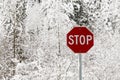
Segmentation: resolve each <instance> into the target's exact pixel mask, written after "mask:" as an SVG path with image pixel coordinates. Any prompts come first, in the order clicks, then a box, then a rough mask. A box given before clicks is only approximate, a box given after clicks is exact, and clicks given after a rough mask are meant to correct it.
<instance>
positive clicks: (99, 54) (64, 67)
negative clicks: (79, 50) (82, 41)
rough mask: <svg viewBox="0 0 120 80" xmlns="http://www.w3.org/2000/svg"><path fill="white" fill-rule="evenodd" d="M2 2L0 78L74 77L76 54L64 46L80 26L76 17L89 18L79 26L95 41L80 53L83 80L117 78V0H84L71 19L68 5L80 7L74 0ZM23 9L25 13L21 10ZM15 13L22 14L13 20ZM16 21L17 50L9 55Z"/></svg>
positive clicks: (119, 26) (119, 46) (53, 79)
mask: <svg viewBox="0 0 120 80" xmlns="http://www.w3.org/2000/svg"><path fill="white" fill-rule="evenodd" d="M4 1H5V2H4V7H1V8H0V80H78V79H79V70H78V69H79V68H78V66H79V62H78V61H79V60H78V54H74V53H73V52H72V50H70V49H69V48H68V47H67V45H66V34H67V33H68V32H69V31H70V30H71V29H72V28H73V26H76V25H80V24H77V20H80V21H81V22H82V21H84V20H88V24H87V23H84V22H83V26H87V27H88V28H89V29H91V31H92V32H93V33H94V37H95V41H94V46H93V47H92V48H91V49H90V51H88V52H87V54H83V55H82V62H83V63H82V67H83V68H82V70H83V71H82V72H83V75H82V76H83V77H82V78H83V80H119V79H120V76H119V74H120V63H119V61H120V54H119V53H120V23H119V21H120V14H119V13H120V10H119V9H120V8H119V7H120V2H119V0H115V1H112V0H83V1H82V3H83V4H82V5H84V7H83V13H82V14H81V15H80V17H77V20H76V21H75V19H73V18H74V16H75V14H76V12H75V10H74V6H73V5H76V7H77V8H78V11H79V10H82V9H80V7H81V5H79V3H77V2H74V1H78V0H70V1H68V0H41V3H38V1H37V0H14V1H13V0H12V1H11V0H4ZM24 1H26V4H25V3H24ZM17 4H20V5H19V7H17V8H16V5H17ZM24 5H25V7H24ZM23 9H25V13H23V15H26V16H22V15H21V13H22V10H23ZM16 10H18V13H16ZM15 15H19V16H21V17H18V18H19V21H18V22H17V21H16V20H17V19H16V18H15ZM85 15H87V17H86V16H85ZM81 16H82V18H83V19H81ZM23 18H24V19H23ZM10 21H11V23H10ZM15 21H16V22H15ZM16 24H17V25H18V27H17V28H16V29H17V30H18V31H20V34H19V35H17V36H18V38H16V45H18V46H17V48H16V49H17V50H18V52H19V54H18V53H17V52H16V57H15V58H14V57H13V36H14V35H13V33H12V31H14V30H13V29H14V25H16ZM8 28H9V29H8ZM23 28H24V29H23ZM7 29H8V30H7ZM22 30H23V31H22ZM24 31H25V32H24ZM22 32H23V33H22ZM18 33H19V32H18ZM21 48H22V50H23V52H20V51H19V50H20V49H21ZM17 50H16V51H17ZM14 71H15V72H14Z"/></svg>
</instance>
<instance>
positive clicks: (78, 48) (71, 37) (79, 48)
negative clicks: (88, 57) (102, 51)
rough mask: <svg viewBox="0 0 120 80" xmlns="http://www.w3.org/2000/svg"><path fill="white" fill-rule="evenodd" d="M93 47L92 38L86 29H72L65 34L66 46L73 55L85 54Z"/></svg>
mask: <svg viewBox="0 0 120 80" xmlns="http://www.w3.org/2000/svg"><path fill="white" fill-rule="evenodd" d="M93 45H94V36H93V34H92V32H91V31H90V30H88V29H87V28H86V27H83V26H82V27H74V28H73V29H72V30H71V31H70V32H68V34H67V46H68V47H69V48H70V49H71V50H72V51H73V52H75V53H86V52H87V51H88V50H89V49H90V48H91V47H92V46H93Z"/></svg>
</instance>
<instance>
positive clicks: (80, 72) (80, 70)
mask: <svg viewBox="0 0 120 80" xmlns="http://www.w3.org/2000/svg"><path fill="white" fill-rule="evenodd" d="M79 80H82V54H79Z"/></svg>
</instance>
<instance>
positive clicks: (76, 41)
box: [67, 26, 94, 80]
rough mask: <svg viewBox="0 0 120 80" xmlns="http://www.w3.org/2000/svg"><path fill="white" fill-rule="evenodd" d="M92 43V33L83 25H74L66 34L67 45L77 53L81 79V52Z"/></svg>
mask: <svg viewBox="0 0 120 80" xmlns="http://www.w3.org/2000/svg"><path fill="white" fill-rule="evenodd" d="M93 45H94V36H93V33H92V32H91V31H90V30H89V29H87V28H86V27H84V26H77V27H74V28H73V29H72V30H71V31H70V32H68V34H67V46H68V47H69V48H70V49H71V50H72V51H73V52H74V53H77V54H79V80H82V54H84V53H87V52H88V51H89V49H90V48H91V47H92V46H93Z"/></svg>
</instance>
